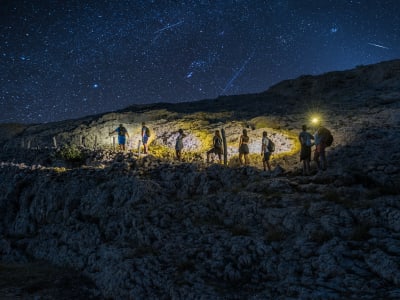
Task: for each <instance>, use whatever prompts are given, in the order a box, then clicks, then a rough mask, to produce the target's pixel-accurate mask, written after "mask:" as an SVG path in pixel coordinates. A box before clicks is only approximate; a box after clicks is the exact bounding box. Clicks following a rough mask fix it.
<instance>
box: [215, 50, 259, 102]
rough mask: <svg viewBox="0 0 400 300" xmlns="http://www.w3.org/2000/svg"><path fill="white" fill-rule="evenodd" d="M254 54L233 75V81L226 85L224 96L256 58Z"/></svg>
mask: <svg viewBox="0 0 400 300" xmlns="http://www.w3.org/2000/svg"><path fill="white" fill-rule="evenodd" d="M254 52H255V51H253V53H252V54H251V55H250V57H249V58H248V59H246V60H245V61H244V63H243V64H242V66H241V67H240V69H239V70H238V71H237V72H236V73H235V74H233V76H232V78H231V80H229V82H228V83H227V84H226V86H225V88H224V90H223V91H222V94H225V93H226V91H227V90H229V88H230V87H231V86H232V84H233V82H234V81H235V80H236V79H237V78H238V77H239V75H240V74H241V73H242V72H243V70H244V68H245V67H246V65H247V64H248V63H249V62H250V60H251V59H252V58H253V56H254Z"/></svg>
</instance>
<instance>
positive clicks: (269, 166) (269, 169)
mask: <svg viewBox="0 0 400 300" xmlns="http://www.w3.org/2000/svg"><path fill="white" fill-rule="evenodd" d="M267 167H268V171H270V172H271V165H270V163H269V160H267Z"/></svg>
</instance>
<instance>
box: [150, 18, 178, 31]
mask: <svg viewBox="0 0 400 300" xmlns="http://www.w3.org/2000/svg"><path fill="white" fill-rule="evenodd" d="M181 24H183V21H179V22H178V23H175V24H172V25H168V26H165V27H163V28H161V29H159V30H156V31H154V33H160V32H163V31H165V30H168V29H171V28H174V27H176V26H179V25H181Z"/></svg>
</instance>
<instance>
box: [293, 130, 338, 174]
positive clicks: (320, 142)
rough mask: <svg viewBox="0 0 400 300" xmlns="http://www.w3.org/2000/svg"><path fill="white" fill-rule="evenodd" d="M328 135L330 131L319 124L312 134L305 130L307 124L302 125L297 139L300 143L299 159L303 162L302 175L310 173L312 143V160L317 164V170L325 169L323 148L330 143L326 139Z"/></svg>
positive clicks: (325, 162)
mask: <svg viewBox="0 0 400 300" xmlns="http://www.w3.org/2000/svg"><path fill="white" fill-rule="evenodd" d="M329 135H330V132H329V130H328V129H326V128H325V127H322V126H320V127H319V128H318V130H317V132H316V133H315V134H314V135H312V134H311V133H309V132H308V131H307V125H303V126H302V131H301V132H300V134H299V141H300V145H301V149H300V161H302V162H303V175H310V161H311V147H312V146H314V145H315V150H314V161H315V162H316V164H317V167H318V170H326V169H327V161H326V153H325V149H326V147H327V146H329V144H330V143H329V141H328V139H329ZM313 141H314V142H313Z"/></svg>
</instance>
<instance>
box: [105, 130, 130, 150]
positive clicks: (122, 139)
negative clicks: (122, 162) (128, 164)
mask: <svg viewBox="0 0 400 300" xmlns="http://www.w3.org/2000/svg"><path fill="white" fill-rule="evenodd" d="M114 132H116V133H118V146H119V149H120V150H123V151H125V143H126V136H127V137H128V138H129V134H128V130H126V128H125V127H124V126H123V125H122V124H119V127H118V128H116V129H115V130H114V131H112V132H109V134H113V133H114Z"/></svg>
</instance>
